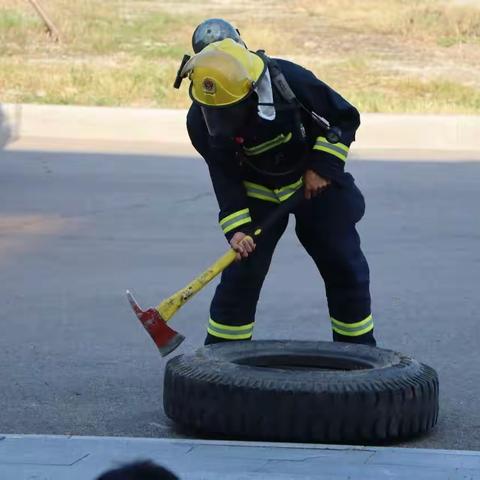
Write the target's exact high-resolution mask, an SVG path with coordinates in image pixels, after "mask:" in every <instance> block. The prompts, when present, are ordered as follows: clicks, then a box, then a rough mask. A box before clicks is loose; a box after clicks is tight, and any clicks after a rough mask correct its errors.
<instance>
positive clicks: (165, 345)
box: [127, 290, 185, 357]
mask: <svg viewBox="0 0 480 480" xmlns="http://www.w3.org/2000/svg"><path fill="white" fill-rule="evenodd" d="M127 298H128V301H129V302H130V305H131V307H132V309H133V311H134V312H135V315H136V316H137V318H138V319H139V320H140V322H141V323H142V325H143V326H144V327H145V330H146V331H147V332H148V333H149V334H150V336H151V337H152V339H153V341H154V342H155V345H156V346H157V347H158V350H159V351H160V354H161V355H162V357H165V356H166V355H168V354H169V353H171V352H173V350H175V349H176V348H177V347H178V346H179V345H180V344H181V343H182V342H183V341H184V340H185V337H184V336H183V335H181V334H180V333H178V332H176V331H175V330H173V329H171V328H170V327H169V326H168V325H167V322H165V320H164V319H163V318H162V316H161V315H160V313H159V312H158V310H156V309H155V308H149V309H148V310H142V309H141V308H140V306H139V305H138V303H137V302H136V301H135V298H133V295H132V294H131V293H130V292H129V291H128V290H127Z"/></svg>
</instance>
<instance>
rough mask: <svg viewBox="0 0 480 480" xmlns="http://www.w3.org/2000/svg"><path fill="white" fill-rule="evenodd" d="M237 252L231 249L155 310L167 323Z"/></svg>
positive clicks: (227, 264) (224, 267)
mask: <svg viewBox="0 0 480 480" xmlns="http://www.w3.org/2000/svg"><path fill="white" fill-rule="evenodd" d="M236 256H237V252H235V250H233V249H232V248H231V249H230V250H228V252H226V253H225V254H224V255H223V256H222V257H220V258H219V259H218V260H217V261H216V262H215V263H214V264H212V265H210V267H209V268H207V270H205V271H204V272H203V273H202V274H201V275H199V276H198V277H197V278H195V280H193V281H192V282H191V283H189V284H188V285H187V286H186V287H185V288H182V289H181V290H179V291H178V292H176V293H174V294H173V295H172V296H171V297H168V298H167V299H166V300H164V301H163V302H162V303H160V304H159V305H157V306H156V307H155V309H156V310H157V311H158V313H159V314H160V315H161V316H162V318H163V319H164V320H165V321H166V322H167V321H168V320H170V318H172V317H173V315H175V312H176V311H177V310H178V309H179V308H180V307H181V306H182V305H184V304H185V303H186V302H188V300H190V298H191V297H193V296H194V295H195V294H196V293H197V292H198V291H200V290H201V289H202V288H203V287H204V286H205V285H206V284H207V283H208V282H210V280H213V279H214V278H215V277H216V276H217V275H218V274H219V273H221V272H223V270H225V269H226V268H227V267H228V266H229V265H230V264H231V263H232V262H233V261H234V260H235V258H236Z"/></svg>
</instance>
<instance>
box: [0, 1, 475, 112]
mask: <svg viewBox="0 0 480 480" xmlns="http://www.w3.org/2000/svg"><path fill="white" fill-rule="evenodd" d="M457 3H461V2H456V1H455V0H361V1H360V0H322V1H318V0H292V1H287V0H277V1H273V0H255V1H254V0H241V1H240V2H237V3H235V4H233V6H232V5H230V3H229V2H227V1H226V0H214V1H211V2H208V3H206V2H200V1H198V0H189V1H181V2H175V1H173V0H170V1H164V0H155V1H154V0H150V1H148V0H145V1H142V0H75V1H73V0H42V4H43V5H44V6H45V8H46V10H47V11H48V12H49V14H50V16H51V17H52V18H53V20H54V21H55V23H56V24H57V26H58V28H59V30H60V31H61V33H62V42H61V43H60V44H54V43H52V41H51V40H50V39H49V38H48V36H47V35H46V34H45V32H44V29H43V26H42V24H41V22H40V21H39V19H38V18H37V16H36V14H35V12H34V11H33V10H32V8H31V7H30V6H29V4H28V2H27V0H2V2H1V5H0V94H1V97H0V99H1V100H2V101H7V102H39V103H61V104H83V105H90V104H93V105H132V106H155V107H158V106H161V107H185V106H187V105H188V103H189V100H188V95H187V94H186V89H184V90H182V91H181V92H178V91H176V90H174V89H172V88H171V84H172V82H173V78H174V76H175V71H176V68H177V66H178V62H179V60H180V58H181V56H182V55H183V53H184V52H186V51H188V50H190V36H191V32H192V29H193V28H194V26H195V25H196V24H197V23H198V22H199V21H201V20H202V19H204V18H207V17H211V16H223V17H226V18H228V19H230V20H231V21H233V22H234V23H235V24H236V25H237V26H238V27H239V28H240V30H241V31H242V36H243V37H244V38H245V40H246V41H247V44H248V45H249V47H250V48H252V49H256V48H265V49H266V50H267V52H268V53H270V54H272V55H277V56H282V57H286V58H290V59H293V60H295V61H298V62H299V63H302V64H303V65H305V66H307V67H308V68H311V69H312V70H313V71H314V72H315V73H316V74H317V75H318V76H319V77H321V78H322V79H324V80H325V81H327V82H328V83H330V84H331V85H332V86H333V87H335V88H337V89H338V90H339V91H340V92H341V93H343V94H344V95H345V96H346V97H347V98H349V99H350V100H351V101H352V102H353V103H355V104H356V105H357V106H359V108H360V109H361V110H363V111H386V112H395V111H396V112H398V111H409V112H452V113H480V8H478V7H475V6H468V5H459V4H457Z"/></svg>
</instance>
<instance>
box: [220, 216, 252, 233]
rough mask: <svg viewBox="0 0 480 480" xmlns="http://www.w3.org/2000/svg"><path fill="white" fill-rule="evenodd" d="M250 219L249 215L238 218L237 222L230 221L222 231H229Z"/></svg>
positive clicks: (248, 221)
mask: <svg viewBox="0 0 480 480" xmlns="http://www.w3.org/2000/svg"><path fill="white" fill-rule="evenodd" d="M251 221H252V219H251V218H250V217H248V218H244V219H242V220H238V222H234V223H231V224H230V225H229V226H228V227H225V228H223V233H228V232H231V231H232V230H234V229H235V228H237V227H240V226H241V225H245V224H246V223H250V222H251Z"/></svg>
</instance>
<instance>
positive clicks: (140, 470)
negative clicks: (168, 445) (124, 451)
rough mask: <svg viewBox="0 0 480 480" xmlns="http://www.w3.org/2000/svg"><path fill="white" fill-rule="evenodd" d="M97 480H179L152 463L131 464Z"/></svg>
mask: <svg viewBox="0 0 480 480" xmlns="http://www.w3.org/2000/svg"><path fill="white" fill-rule="evenodd" d="M97 480H179V478H178V477H177V476H176V475H174V474H173V473H172V472H170V471H169V470H167V469H166V468H164V467H161V466H160V465H156V464H155V463H153V462H150V461H142V462H135V463H129V464H127V465H124V466H123V467H120V468H116V469H115V470H109V471H108V472H105V473H104V474H102V475H100V477H98V478H97Z"/></svg>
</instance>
